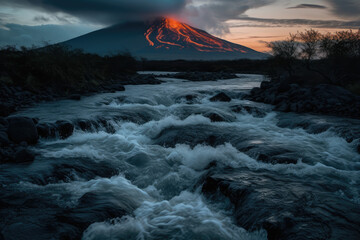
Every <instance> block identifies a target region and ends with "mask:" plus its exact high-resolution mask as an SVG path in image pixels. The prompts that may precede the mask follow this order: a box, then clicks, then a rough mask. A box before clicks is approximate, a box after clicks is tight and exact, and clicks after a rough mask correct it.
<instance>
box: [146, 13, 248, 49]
mask: <svg viewBox="0 0 360 240" xmlns="http://www.w3.org/2000/svg"><path fill="white" fill-rule="evenodd" d="M144 36H145V38H146V40H147V41H148V43H149V45H150V46H152V47H155V48H166V49H170V48H174V47H175V48H178V49H184V48H195V49H196V50H198V51H201V52H235V51H238V52H242V53H246V51H244V49H242V48H241V47H239V46H238V45H236V44H233V43H230V42H227V41H224V40H222V39H219V38H216V37H214V36H212V35H210V34H208V33H207V32H205V31H202V30H199V29H196V28H193V27H191V26H189V25H187V24H184V23H180V22H178V21H176V20H174V19H170V18H161V19H158V20H156V21H154V22H153V23H152V24H151V25H150V27H149V28H148V30H147V31H146V32H145V34H144Z"/></svg>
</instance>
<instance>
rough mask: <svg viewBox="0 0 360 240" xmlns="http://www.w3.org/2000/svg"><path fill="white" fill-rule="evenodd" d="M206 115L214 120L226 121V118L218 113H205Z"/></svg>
mask: <svg viewBox="0 0 360 240" xmlns="http://www.w3.org/2000/svg"><path fill="white" fill-rule="evenodd" d="M205 117H207V118H209V119H210V120H211V121H212V122H224V121H225V119H224V118H223V117H222V116H220V115H219V114H216V113H210V114H205Z"/></svg>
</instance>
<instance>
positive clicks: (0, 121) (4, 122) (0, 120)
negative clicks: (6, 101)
mask: <svg viewBox="0 0 360 240" xmlns="http://www.w3.org/2000/svg"><path fill="white" fill-rule="evenodd" d="M8 126H9V123H8V121H7V120H6V118H3V117H0V128H7V127H8Z"/></svg>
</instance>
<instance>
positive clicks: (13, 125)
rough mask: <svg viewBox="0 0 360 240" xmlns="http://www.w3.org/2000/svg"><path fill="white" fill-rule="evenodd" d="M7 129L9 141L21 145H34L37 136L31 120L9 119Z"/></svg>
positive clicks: (24, 118) (25, 118) (21, 118)
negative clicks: (22, 143) (23, 143)
mask: <svg viewBox="0 0 360 240" xmlns="http://www.w3.org/2000/svg"><path fill="white" fill-rule="evenodd" d="M7 120H8V122H9V127H8V130H7V133H8V136H9V139H10V140H11V141H13V142H15V143H21V142H23V141H25V142H27V143H28V144H36V143H37V141H38V139H39V135H38V132H37V129H36V126H35V124H34V121H33V120H32V119H31V118H27V117H9V118H8V119H7Z"/></svg>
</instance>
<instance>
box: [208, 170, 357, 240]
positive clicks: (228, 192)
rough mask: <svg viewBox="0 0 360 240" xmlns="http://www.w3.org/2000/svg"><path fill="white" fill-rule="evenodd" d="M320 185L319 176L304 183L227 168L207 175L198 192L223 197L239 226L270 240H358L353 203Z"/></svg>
mask: <svg viewBox="0 0 360 240" xmlns="http://www.w3.org/2000/svg"><path fill="white" fill-rule="evenodd" d="M321 182H323V180H322V179H321V176H320V177H313V178H312V180H311V181H308V179H302V178H300V177H298V178H297V177H294V176H293V175H291V176H281V175H278V174H274V173H273V172H270V171H266V170H258V171H255V170H251V171H249V170H248V169H237V170H235V169H229V170H225V171H222V174H213V175H211V174H210V175H209V176H208V177H207V178H206V179H205V182H204V184H203V187H202V192H203V193H204V195H205V196H206V197H208V198H210V199H212V200H214V201H219V200H221V201H224V197H225V198H226V199H228V200H229V201H230V202H231V203H232V204H233V206H234V215H235V219H236V222H237V224H238V225H239V226H241V227H243V228H245V229H246V230H248V231H256V230H259V229H265V230H266V231H267V237H268V239H270V240H272V239H274V240H275V239H277V240H282V239H342V238H347V239H354V240H355V239H358V238H359V237H360V232H359V230H358V225H359V223H360V220H359V219H358V215H359V214H360V209H359V208H358V205H357V204H356V203H355V202H351V201H349V200H345V199H344V198H342V197H341V196H336V195H334V194H333V191H336V188H334V189H329V186H327V188H323V187H321ZM330 199H331V200H330ZM334 209H336V211H334Z"/></svg>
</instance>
